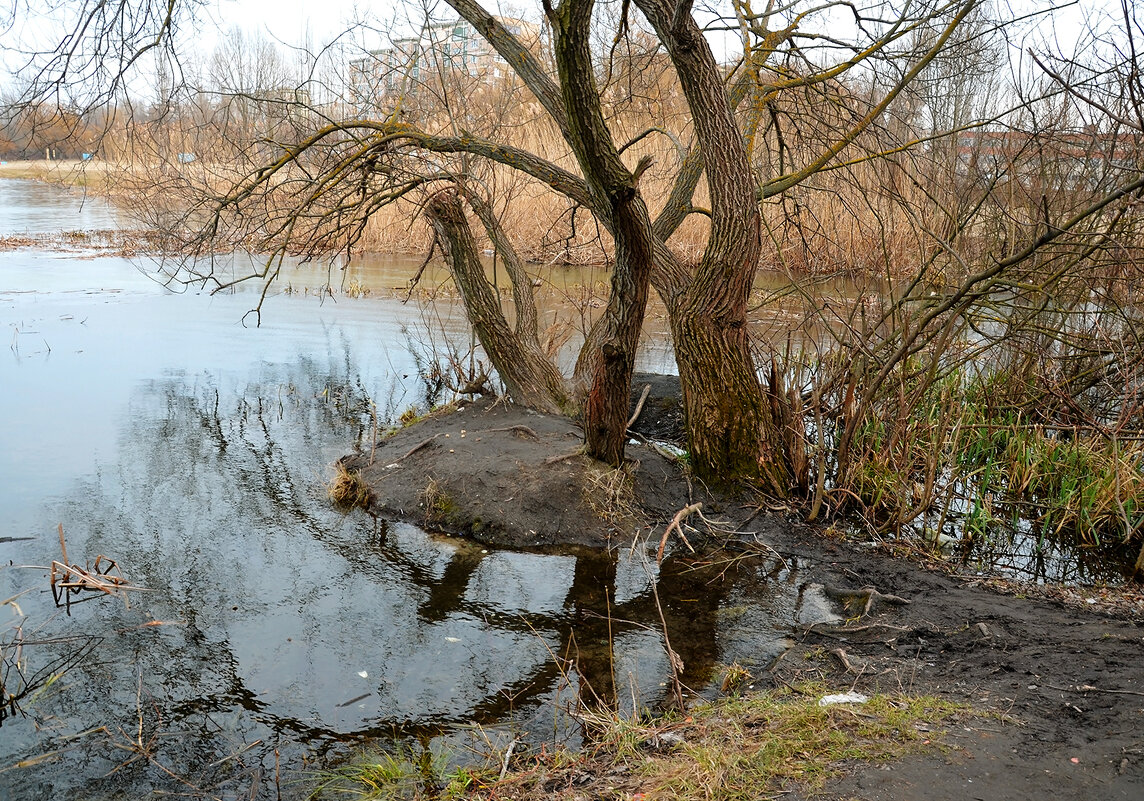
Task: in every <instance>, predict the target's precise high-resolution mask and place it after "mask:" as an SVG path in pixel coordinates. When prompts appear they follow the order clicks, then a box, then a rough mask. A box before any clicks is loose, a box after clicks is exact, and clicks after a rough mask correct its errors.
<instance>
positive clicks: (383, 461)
mask: <svg viewBox="0 0 1144 801" xmlns="http://www.w3.org/2000/svg"><path fill="white" fill-rule="evenodd" d="M581 439H582V437H581V432H580V429H579V428H577V427H576V425H575V424H574V423H573V422H572V421H571V420H568V419H565V418H560V417H552V416H549V415H542V414H538V413H536V412H533V411H531V410H529V409H524V408H522V407H519V406H515V405H513V404H511V403H507V402H505V401H503V400H501V401H492V400H482V401H478V402H476V403H466V404H460V405H459V406H456V407H450V408H446V409H444V410H441V411H438V412H435V413H433V414H431V415H429V416H428V417H425V418H423V419H421V420H419V421H417V422H416V423H415V424H413V425H408V426H406V427H404V428H402V429H400V430H398V431H395V432H393V433H392V434H391V435H390V436H388V437H385V438H384V439H381V440H380V441H379V442H378V443H377V446H376V448H374V449H372V450H370V451H369V452H366V453H362V454H360V455H357V456H354V457H350V458H348V459H345V460H343V464H344V466H345V467H346V468H347V469H349V470H351V471H357V472H359V473H360V475H361V477H362V479H364V480H365V481H366V482H367V483H368V485H369V486H370V488H371V490H372V493H373V502H372V505H371V508H370V511H372V512H373V513H374V514H376V515H378V516H380V517H386V518H398V519H401V520H408V521H410V522H415V523H417V524H419V525H421V526H424V527H427V528H430V529H434V530H438V531H444V532H446V533H450V534H459V535H465V536H468V537H471V538H473V539H475V540H477V541H480V542H484V543H488V544H492V545H499V546H505V547H512V548H523V547H537V546H548V545H557V544H572V545H590V546H597V547H606V546H608V545H611V544H619V543H621V542H622V543H624V544H630V543H631V541H632V539H633V538H634V537H636V536H638V535H640V534H644V535H646V534H648V533H649V532H650V531H651V530H652V529H653V528H654V527H656V526H662V525H663V524H664V523H665V522H666V521H668V520H670V519H671V517H672V515H674V513H675V512H676V511H677V510H679V509H680V508H682V507H683V506H686V505H687V504H689V503H692V502H693V501H694V500H696V499H697V497H698V493H697V491H696V489H695V488H694V487H692V486H691V485H690V484H689V482H688V480H687V478H686V475H685V473H684V471H683V470H682V469H681V468H680V465H679V464H678V463H677V462H676V461H675V460H674V459H672V458H671V457H670V455H668V454H665V453H663V452H661V451H659V450H657V449H656V448H655V447H654V446H652V445H650V444H632V445H631V446H630V447H629V448H628V458H629V464H628V465H627V466H626V467H625V468H624V469H623V470H618V471H617V470H609V469H607V468H606V467H604V466H602V465H600V464H598V463H595V462H593V461H592V460H590V459H588V458H587V457H585V456H583V455H582V454H581V453H580V450H581ZM707 500H708V502H710V499H707Z"/></svg>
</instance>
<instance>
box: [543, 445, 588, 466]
mask: <svg viewBox="0 0 1144 801" xmlns="http://www.w3.org/2000/svg"><path fill="white" fill-rule="evenodd" d="M583 455H584V449H583V448H577V449H576V450H574V451H572V452H571V453H563V454H561V455H559V456H549V457H548V458H547V459H545V460H544V464H556V463H557V462H563V461H564V460H565V459H575V458H576V457H577V456H583Z"/></svg>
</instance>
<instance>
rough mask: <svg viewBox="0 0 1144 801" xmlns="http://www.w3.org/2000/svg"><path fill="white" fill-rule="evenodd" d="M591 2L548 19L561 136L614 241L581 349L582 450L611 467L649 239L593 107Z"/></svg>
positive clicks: (629, 176) (624, 408) (619, 449)
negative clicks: (584, 366) (584, 393)
mask: <svg viewBox="0 0 1144 801" xmlns="http://www.w3.org/2000/svg"><path fill="white" fill-rule="evenodd" d="M593 6H594V2H593V0H563V2H561V3H560V5H559V7H558V8H556V9H549V19H550V21H551V22H552V27H553V31H554V33H555V41H554V50H555V55H556V66H557V69H558V70H559V72H560V90H561V97H562V99H563V101H564V108H565V111H566V113H567V118H568V138H569V141H570V143H571V144H572V150H573V152H574V153H575V154H576V159H577V161H578V162H579V164H580V169H581V171H582V172H583V173H584V178H585V180H586V182H587V184H588V189H589V193H590V195H591V197H592V201H593V205H594V207H595V208H596V209H597V210H598V211H597V213H600V214H602V215H603V216H604V217H605V218H606V219H609V220H610V221H611V230H612V237H613V239H614V241H615V248H616V264H615V268H614V269H613V271H612V291H611V294H610V295H609V298H608V305H607V307H606V308H605V309H604V315H603V318H602V320H601V322H600V323H599V324H598V326H597V327H596V329H594V331H593V336H592V337H591V340H592V345H593V346H596V347H594V348H593V350H592V352H589V353H588V359H589V361H590V363H591V370H592V385H591V388H590V389H589V390H588V397H587V399H586V401H585V404H584V444H585V448H586V450H587V453H588V455H589V456H591V457H592V458H594V459H599V460H601V461H603V462H607V463H608V464H610V465H613V466H617V467H618V466H619V465H620V464H621V463H622V462H623V459H624V444H625V443H626V442H627V422H628V410H629V408H630V405H631V385H632V371H633V369H634V368H635V354H636V347H637V345H638V344H639V337H640V332H641V330H642V328H643V317H644V311H645V309H646V308H647V296H648V286H649V281H650V277H651V269H652V264H653V262H654V259H655V255H654V254H655V242H654V236H653V234H652V224H651V218H650V217H649V215H648V211H647V206H646V204H645V203H644V201H643V198H642V197H640V194H639V189H638V187H637V181H636V176H635V175H634V174H633V173H632V172H631V171H630V170H628V169H627V167H626V166H625V165H624V163H623V161H622V160H621V159H620V154H619V151H618V150H617V148H616V146H615V143H614V142H613V141H612V134H611V132H610V131H609V130H608V126H607V124H606V123H605V122H604V115H603V111H602V109H601V107H600V92H599V90H598V89H597V87H596V81H595V78H594V77H593V64H592V57H591V52H590V50H589V36H588V34H589V26H590V23H591V19H592V8H593Z"/></svg>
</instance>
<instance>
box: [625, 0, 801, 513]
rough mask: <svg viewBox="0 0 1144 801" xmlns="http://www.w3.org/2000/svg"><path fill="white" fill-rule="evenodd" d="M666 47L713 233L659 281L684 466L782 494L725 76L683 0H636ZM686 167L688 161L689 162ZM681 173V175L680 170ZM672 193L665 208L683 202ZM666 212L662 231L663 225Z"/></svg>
mask: <svg viewBox="0 0 1144 801" xmlns="http://www.w3.org/2000/svg"><path fill="white" fill-rule="evenodd" d="M635 3H636V5H637V6H638V7H639V8H640V10H641V11H643V12H644V14H645V16H646V17H647V18H648V21H649V22H651V24H652V26H653V27H654V28H655V30H656V33H657V34H658V35H659V38H660V40H661V41H662V42H663V43H664V45H665V46H666V48H667V51H668V54H669V55H670V56H671V59H672V62H673V63H674V65H675V69H676V73H677V74H678V75H679V80H680V85H681V86H682V88H683V93H684V95H685V96H686V98H687V103H688V107H689V108H690V109H691V112H692V119H693V122H694V125H695V133H696V139H697V141H698V143H699V145H700V147H701V148H702V163H703V166H704V170H705V172H706V175H707V189H708V192H709V193H710V196H711V234H710V237H709V239H708V241H707V247H706V249H705V250H704V253H703V257H702V259H701V261H700V263H699V265H698V267H697V268H696V270H695V274H694V275H693V276H692V277H691V280H690V281H689V282H688V283H687V284H686V285H685V286H659V285H657V290H658V291H659V292H660V294H661V296H663V298H664V302H665V304H666V305H667V309H668V314H669V316H670V322H671V330H672V337H673V339H674V342H675V355H676V362H677V364H678V366H679V374H680V379H681V383H682V387H683V397H684V408H685V410H686V414H687V443H688V451H689V453H690V457H691V463H692V466H693V467H694V469H695V471H696V473H697V475H699V476H700V477H702V478H704V479H706V480H708V481H712V482H716V483H720V484H726V483H731V482H734V481H736V480H738V479H757V478H760V477H764V478H766V481H767V483H768V484H769V485H771V487H770V489H772V490H776V489H777V490H780V491H782V492H783V493H784V494H785V491H786V481H787V480H786V478H785V474H786V473H787V472H788V471H786V470H785V468H784V467H783V466H784V465H785V463H786V460H785V459H784V458H781V455H782V452H781V447H776V445H775V443H777V442H779V441H780V437H779V432H778V431H777V430H776V423H775V420H774V419H773V415H772V414H771V413H770V411H771V410H770V406H769V404H768V403H767V400H766V396H765V394H764V392H763V388H762V385H761V384H760V382H759V378H758V373H757V371H756V367H755V363H754V359H753V357H752V355H751V348H750V342H749V340H748V336H747V300H748V297H749V295H750V291H751V284H752V281H753V278H754V275H755V271H756V269H757V268H758V260H759V253H760V250H761V247H762V221H761V215H760V212H759V206H758V201H757V198H756V196H755V180H754V175H753V173H752V171H751V165H750V160H749V158H748V154H747V148H746V143H745V142H744V140H743V136H742V133H741V132H740V130H739V127H738V125H737V124H736V122H735V118H734V114H733V111H732V106H731V101H730V98H729V97H728V94H727V90H726V87H725V86H724V83H723V76H722V73H721V72H720V69H719V66H718V64H717V63H716V62H715V58H714V56H713V55H712V53H711V49H710V47H709V46H708V45H707V41H706V40H705V39H704V37H703V33H702V31H700V29H699V27H698V26H697V25H696V24H695V21H694V20H693V19H692V18H691V14H690V5H689V4H688V3H676V2H668V1H667V0H635ZM687 166H688V167H690V168H691V170H694V169H695V168H696V167H697V163H696V161H695V160H692V161H690V162H689V164H688V165H687ZM685 177H688V176H685ZM681 205H682V199H681V198H675V199H674V201H673V204H672V206H673V207H675V206H681ZM673 224H678V221H675V220H673V219H671V218H667V219H665V220H662V221H661V223H660V230H662V231H670V230H671V228H672V225H673Z"/></svg>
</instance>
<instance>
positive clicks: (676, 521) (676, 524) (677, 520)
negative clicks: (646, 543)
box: [655, 503, 703, 565]
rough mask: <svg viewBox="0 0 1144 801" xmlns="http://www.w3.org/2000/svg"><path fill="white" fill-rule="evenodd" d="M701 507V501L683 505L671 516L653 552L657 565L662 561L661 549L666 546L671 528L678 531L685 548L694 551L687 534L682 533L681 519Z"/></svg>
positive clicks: (684, 518) (689, 515)
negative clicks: (654, 552)
mask: <svg viewBox="0 0 1144 801" xmlns="http://www.w3.org/2000/svg"><path fill="white" fill-rule="evenodd" d="M702 508H703V504H702V503H693V504H691V505H690V506H685V507H683V508H682V509H680V510H679V511H678V512H676V513H675V517H673V518H671V522H670V523H669V524H668V526H667V528H666V529H664V531H663V536H662V537H660V539H659V550H658V551H656V554H655V563H656V564H657V565H658V564H659V563H660V562H662V561H663V549H664V548H665V547H666V546H667V538H668V537H669V536H671V532H672V529H674V530H675V531H677V532H679V538H680V539H681V540H683V544H684V545H686V546H687V550H689V551H691V552H692V553H695V549H694V548H692V547H691V543H690V542H688V541H687V536H686V535H685V534H684V533H683V521H684V520H686V519H687V518H689V517H691V516H692V515H693V514H695V513H696V512H698V511H699V510H700V509H702Z"/></svg>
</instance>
